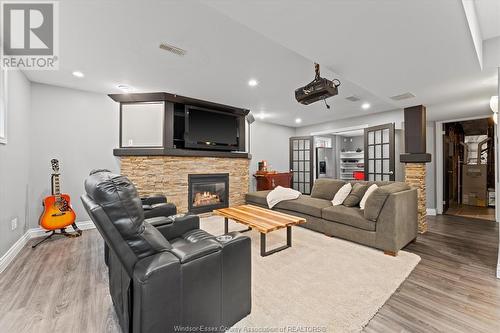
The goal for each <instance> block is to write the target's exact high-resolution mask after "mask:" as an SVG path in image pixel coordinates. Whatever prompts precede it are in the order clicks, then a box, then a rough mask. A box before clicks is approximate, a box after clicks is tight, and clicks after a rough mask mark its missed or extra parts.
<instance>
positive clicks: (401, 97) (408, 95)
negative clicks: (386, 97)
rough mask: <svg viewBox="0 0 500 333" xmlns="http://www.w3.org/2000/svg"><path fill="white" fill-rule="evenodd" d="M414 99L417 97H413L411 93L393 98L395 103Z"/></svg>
mask: <svg viewBox="0 0 500 333" xmlns="http://www.w3.org/2000/svg"><path fill="white" fill-rule="evenodd" d="M413 97H415V95H413V94H412V93H410V92H407V93H404V94H401V95H396V96H392V97H391V99H392V100H394V101H401V100H403V99H408V98H413Z"/></svg>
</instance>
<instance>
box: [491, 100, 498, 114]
mask: <svg viewBox="0 0 500 333" xmlns="http://www.w3.org/2000/svg"><path fill="white" fill-rule="evenodd" d="M490 108H491V111H493V112H495V113H498V96H491V98H490Z"/></svg>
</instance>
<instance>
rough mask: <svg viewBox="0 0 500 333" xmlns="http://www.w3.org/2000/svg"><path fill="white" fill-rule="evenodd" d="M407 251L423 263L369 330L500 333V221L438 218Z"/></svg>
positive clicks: (431, 222) (429, 218)
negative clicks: (499, 275)
mask: <svg viewBox="0 0 500 333" xmlns="http://www.w3.org/2000/svg"><path fill="white" fill-rule="evenodd" d="M428 220H429V231H428V232H427V233H426V234H425V235H419V237H418V239H417V242H416V243H413V244H410V245H409V246H408V247H407V248H406V249H405V250H406V251H410V252H413V253H416V254H418V255H419V256H420V257H421V258H422V260H421V261H420V263H419V264H418V265H417V267H416V268H415V270H414V271H413V272H412V273H411V274H410V276H409V277H408V279H407V280H406V281H405V282H403V284H402V285H401V287H400V288H399V289H398V291H397V292H396V293H394V294H393V295H392V297H391V298H390V299H389V301H387V302H386V304H385V305H384V306H383V307H382V308H381V309H380V310H379V312H378V313H377V315H376V316H375V317H374V318H372V320H371V321H370V323H369V324H368V325H367V327H365V330H364V332H369V333H372V332H471V333H472V332H474V333H475V332H500V279H497V278H496V277H495V274H496V264H497V256H498V223H496V222H489V221H485V220H472V219H470V218H463V217H456V216H448V215H439V216H436V217H431V216H429V217H428Z"/></svg>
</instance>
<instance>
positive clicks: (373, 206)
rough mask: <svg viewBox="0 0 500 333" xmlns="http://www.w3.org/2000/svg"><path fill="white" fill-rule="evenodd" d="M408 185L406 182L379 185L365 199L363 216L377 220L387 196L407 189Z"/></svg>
mask: <svg viewBox="0 0 500 333" xmlns="http://www.w3.org/2000/svg"><path fill="white" fill-rule="evenodd" d="M409 189H410V186H408V184H406V183H401V182H397V183H392V184H389V185H384V186H380V187H379V188H377V189H376V190H375V191H373V192H372V194H371V195H370V196H369V197H368V199H366V204H365V209H364V216H365V218H367V219H369V220H372V221H377V219H378V216H379V215H380V211H381V210H382V207H384V204H385V201H386V200H387V197H388V196H389V195H390V194H392V193H397V192H401V191H406V190H409Z"/></svg>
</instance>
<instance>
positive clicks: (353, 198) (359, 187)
mask: <svg viewBox="0 0 500 333" xmlns="http://www.w3.org/2000/svg"><path fill="white" fill-rule="evenodd" d="M367 189H368V185H367V184H360V183H354V185H353V186H352V190H351V193H349V195H348V196H347V198H345V200H344V203H343V205H344V206H346V207H354V206H357V205H358V204H359V202H360V201H361V198H363V195H365V192H366V190H367Z"/></svg>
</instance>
